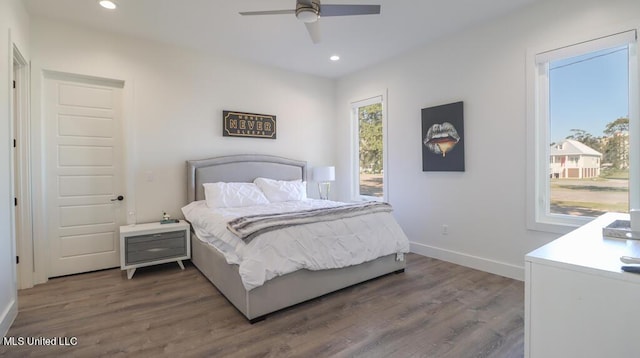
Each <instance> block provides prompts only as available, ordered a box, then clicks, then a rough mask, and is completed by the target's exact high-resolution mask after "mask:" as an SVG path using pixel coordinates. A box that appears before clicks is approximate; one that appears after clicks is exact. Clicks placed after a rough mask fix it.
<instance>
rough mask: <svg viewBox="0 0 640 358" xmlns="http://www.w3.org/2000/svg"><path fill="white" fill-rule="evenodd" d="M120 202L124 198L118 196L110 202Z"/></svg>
mask: <svg viewBox="0 0 640 358" xmlns="http://www.w3.org/2000/svg"><path fill="white" fill-rule="evenodd" d="M122 200H124V196H122V195H118V197H117V198H113V199H111V201H122Z"/></svg>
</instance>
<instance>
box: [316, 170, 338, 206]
mask: <svg viewBox="0 0 640 358" xmlns="http://www.w3.org/2000/svg"><path fill="white" fill-rule="evenodd" d="M313 180H314V181H316V182H317V183H318V192H319V193H320V199H323V200H328V199H329V191H330V190H331V183H330V182H332V181H334V180H336V168H335V167H315V168H313Z"/></svg>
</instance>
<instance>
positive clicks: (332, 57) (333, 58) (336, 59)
mask: <svg viewBox="0 0 640 358" xmlns="http://www.w3.org/2000/svg"><path fill="white" fill-rule="evenodd" d="M329 59H330V60H331V61H338V60H339V59H340V56H338V55H333V56H331V57H329Z"/></svg>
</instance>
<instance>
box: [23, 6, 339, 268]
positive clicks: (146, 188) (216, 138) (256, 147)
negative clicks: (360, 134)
mask: <svg viewBox="0 0 640 358" xmlns="http://www.w3.org/2000/svg"><path fill="white" fill-rule="evenodd" d="M31 21H32V27H31V32H32V37H31V45H32V49H33V51H32V85H33V92H32V103H33V104H34V105H33V110H32V121H33V123H34V130H35V133H36V135H37V136H39V138H34V141H33V142H34V143H43V139H42V138H41V135H40V133H41V132H42V128H43V123H42V121H41V115H40V109H39V105H38V103H40V96H41V93H40V91H41V90H40V85H41V82H42V71H43V70H53V71H61V72H68V73H76V74H82V75H89V76H97V77H106V78H112V79H119V80H124V81H125V89H124V93H125V95H124V96H125V99H124V101H125V104H124V105H125V108H124V111H125V113H124V117H125V119H124V120H125V122H126V123H125V124H124V126H125V128H126V129H125V131H126V133H125V135H126V136H127V139H126V142H127V144H128V145H129V147H128V148H127V150H126V152H127V160H128V161H129V163H128V164H127V165H128V167H129V169H130V172H129V175H128V178H129V190H128V192H127V193H126V196H127V200H128V201H129V204H131V203H133V204H134V207H135V211H136V216H137V220H138V222H148V221H156V220H159V219H161V216H162V212H163V211H167V212H168V213H170V214H171V215H172V217H182V213H181V212H180V208H181V207H182V206H184V205H185V204H186V164H185V161H186V160H188V159H202V158H208V157H212V156H220V155H228V154H240V153H262V154H271V155H279V156H285V157H290V158H294V159H301V160H307V161H308V162H309V165H310V166H315V165H326V164H329V163H333V162H334V156H335V150H334V148H333V146H332V145H331V144H332V139H331V138H332V137H333V136H334V123H335V118H334V116H333V114H334V91H335V88H334V82H333V81H332V80H328V79H323V78H319V77H315V76H309V75H304V74H297V73H292V72H287V71H282V70H278V69H273V68H268V67H263V66H258V65H254V64H249V63H244V62H240V61H236V60H233V59H231V58H229V56H227V55H225V54H221V55H220V56H214V55H208V54H204V53H199V52H194V51H192V50H187V49H183V48H178V47H173V46H169V45H165V44H161V43H154V42H149V41H147V40H139V39H136V38H131V37H122V36H120V35H116V34H109V33H105V32H96V31H93V30H91V29H88V28H78V27H75V26H71V25H68V24H65V23H60V22H57V21H52V20H49V19H45V18H38V17H32V19H31ZM226 109H229V110H239V111H247V112H252V113H264V114H272V115H276V117H277V139H276V140H270V139H249V138H229V137H222V111H223V110H226ZM34 156H35V157H36V158H34V161H35V162H38V161H41V158H42V146H40V148H36V150H35V154H34ZM34 175H35V176H36V177H38V178H41V177H42V168H36V169H34ZM149 177H153V181H151V182H149V181H148V179H149ZM38 178H36V181H38V180H39V179H38ZM38 185H40V186H42V185H41V184H38ZM314 189H315V187H314V186H310V190H309V192H310V195H315V194H316V191H315V190H314ZM45 190H46V188H45ZM36 196H40V197H43V196H44V192H40V193H36ZM39 229H40V230H41V228H36V231H37V230H39ZM35 235H36V236H38V233H37V232H36V234H35ZM40 236H42V235H40ZM45 259H46V257H44V256H43V257H40V258H39V259H38V261H43V260H45Z"/></svg>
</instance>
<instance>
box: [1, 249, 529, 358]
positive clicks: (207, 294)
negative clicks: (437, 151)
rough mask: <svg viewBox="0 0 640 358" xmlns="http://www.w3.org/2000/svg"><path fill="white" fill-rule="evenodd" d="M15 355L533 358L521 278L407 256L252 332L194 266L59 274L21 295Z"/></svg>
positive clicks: (4, 349)
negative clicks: (387, 271)
mask: <svg viewBox="0 0 640 358" xmlns="http://www.w3.org/2000/svg"><path fill="white" fill-rule="evenodd" d="M18 299H19V314H18V317H17V319H16V321H15V323H14V324H13V326H12V327H11V329H10V330H9V333H8V335H7V337H16V338H19V337H23V338H25V339H26V338H27V337H45V338H54V337H61V338H66V342H67V343H68V344H70V343H71V342H72V341H71V338H72V337H75V338H76V339H77V344H76V345H68V346H28V345H26V344H25V345H22V346H0V355H5V356H10V357H13V356H15V357H62V356H64V357H99V356H108V357H160V356H168V357H411V358H413V357H456V358H458V357H522V356H523V355H524V286H523V283H522V282H519V281H515V280H511V279H508V278H504V277H501V276H496V275H492V274H488V273H485V272H481V271H477V270H472V269H469V268H466V267H462V266H458V265H454V264H451V263H447V262H443V261H439V260H436V259H431V258H426V257H423V256H419V255H415V254H410V255H408V265H407V270H406V271H405V272H404V273H402V274H392V275H389V276H385V277H382V278H379V279H376V280H372V281H369V282H366V283H363V284H360V285H356V286H353V287H350V288H347V289H344V290H341V291H339V292H335V293H333V294H329V295H327V296H324V297H321V298H318V299H315V300H312V301H310V302H306V303H303V304H300V305H297V306H295V307H293V308H290V309H287V310H284V311H280V312H277V313H275V314H273V315H271V316H269V317H268V318H267V319H266V320H265V321H262V322H258V323H256V324H254V325H251V324H249V323H248V322H247V320H246V319H245V318H244V316H242V315H241V314H240V313H238V312H237V311H236V310H235V308H233V307H232V306H231V304H230V303H228V302H227V301H226V300H225V298H224V297H222V296H221V295H220V293H219V292H218V291H217V290H216V289H215V287H214V286H213V285H211V284H210V283H209V281H207V279H206V278H204V276H202V275H201V274H200V272H199V271H198V270H197V269H196V268H195V267H194V266H192V265H186V268H185V270H184V271H182V270H180V269H179V268H178V265H177V264H165V265H159V266H154V267H148V268H141V269H138V270H137V271H136V274H135V276H134V277H133V279H131V280H127V277H126V274H125V272H124V271H120V270H119V269H112V270H105V271H99V272H92V273H86V274H81V275H75V276H68V277H61V278H56V279H51V280H50V281H49V282H48V283H46V284H42V285H38V286H36V287H34V288H31V289H27V290H21V291H20V292H19V294H18Z"/></svg>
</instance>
